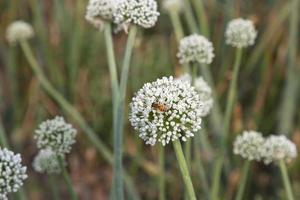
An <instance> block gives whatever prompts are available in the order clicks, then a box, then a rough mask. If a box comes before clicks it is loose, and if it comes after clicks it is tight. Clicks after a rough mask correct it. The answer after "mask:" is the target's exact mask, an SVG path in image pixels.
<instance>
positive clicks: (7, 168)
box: [0, 148, 27, 199]
mask: <svg viewBox="0 0 300 200" xmlns="http://www.w3.org/2000/svg"><path fill="white" fill-rule="evenodd" d="M21 161H22V159H21V156H20V154H14V153H13V152H12V151H9V150H7V149H1V148H0V199H7V197H6V196H7V195H8V193H12V192H17V191H18V189H19V188H20V187H21V186H22V185H23V181H24V180H25V179H26V178H27V175H26V167H24V166H22V164H21Z"/></svg>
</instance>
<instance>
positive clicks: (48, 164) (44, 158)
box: [32, 149, 61, 174]
mask: <svg viewBox="0 0 300 200" xmlns="http://www.w3.org/2000/svg"><path fill="white" fill-rule="evenodd" d="M32 166H33V168H34V170H35V171H37V172H39V173H48V174H59V173H60V172H61V168H60V165H59V161H58V156H57V155H56V153H55V152H53V151H52V150H51V149H42V150H40V151H39V153H38V154H37V155H36V156H35V158H34V160H33V164H32Z"/></svg>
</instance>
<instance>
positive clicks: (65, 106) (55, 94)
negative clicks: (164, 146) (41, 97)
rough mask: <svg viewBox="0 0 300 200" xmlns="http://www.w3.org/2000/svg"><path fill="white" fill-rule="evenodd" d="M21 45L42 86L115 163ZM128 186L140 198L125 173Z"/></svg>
mask: <svg viewBox="0 0 300 200" xmlns="http://www.w3.org/2000/svg"><path fill="white" fill-rule="evenodd" d="M21 47H22V49H23V52H24V54H25V56H26V58H27V60H28V62H29V64H30V67H31V68H32V70H33V72H34V73H35V75H36V77H37V79H38V80H39V82H40V84H41V86H42V87H43V89H44V90H45V92H46V93H48V95H49V96H51V97H52V98H53V99H54V100H55V101H56V102H57V103H58V104H59V105H60V106H61V108H62V109H63V110H65V112H66V113H67V114H68V115H70V117H72V118H73V120H74V121H76V122H77V124H78V126H79V127H80V128H81V129H82V130H83V133H85V134H86V136H87V138H88V139H89V141H90V142H91V143H92V144H93V145H94V146H95V147H96V149H97V150H98V152H99V153H100V154H101V155H102V156H103V158H104V159H105V160H106V161H107V162H108V163H110V164H113V155H112V153H111V152H110V150H109V148H108V147H107V146H106V145H105V143H104V142H102V140H100V139H99V138H98V136H97V134H96V133H95V132H94V131H93V129H92V128H91V127H90V126H89V125H88V124H87V123H86V121H85V120H84V118H83V117H82V116H81V114H80V113H79V112H78V111H77V110H76V109H75V108H74V107H73V106H72V105H71V104H70V103H69V102H67V101H66V100H65V98H64V97H63V96H62V95H61V94H60V93H58V92H57V91H56V90H55V88H54V87H53V86H52V85H51V83H50V82H49V81H48V79H47V78H46V77H45V75H44V73H43V72H42V70H41V69H40V67H39V65H38V63H37V61H36V59H35V58H34V56H33V54H32V51H31V49H30V47H29V45H28V42H27V41H21ZM124 178H125V181H126V187H127V189H128V191H130V192H131V193H132V196H134V197H135V199H138V195H137V193H136V191H135V189H134V186H133V183H132V180H131V179H130V177H129V176H128V175H125V177H124Z"/></svg>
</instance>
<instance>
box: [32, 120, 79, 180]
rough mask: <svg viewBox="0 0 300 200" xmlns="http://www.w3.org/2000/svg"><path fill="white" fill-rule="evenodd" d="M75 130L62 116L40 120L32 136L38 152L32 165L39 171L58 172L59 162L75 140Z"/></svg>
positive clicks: (59, 168)
mask: <svg viewBox="0 0 300 200" xmlns="http://www.w3.org/2000/svg"><path fill="white" fill-rule="evenodd" d="M76 134H77V131H76V130H75V129H74V128H73V126H72V125H71V124H68V123H66V122H65V120H64V118H62V117H59V116H57V117H55V118H54V119H51V120H46V121H44V122H42V123H41V124H40V125H39V127H38V129H37V130H36V131H35V136H34V138H35V139H36V141H37V146H38V148H39V149H40V152H39V153H38V155H37V156H36V157H35V159H34V161H33V167H34V169H35V170H36V171H37V172H40V173H44V172H46V173H48V174H53V173H60V170H61V166H60V165H61V164H64V163H60V162H59V160H62V161H63V162H64V158H65V154H67V153H70V151H71V149H72V145H73V144H74V143H75V142H76V141H75V137H76Z"/></svg>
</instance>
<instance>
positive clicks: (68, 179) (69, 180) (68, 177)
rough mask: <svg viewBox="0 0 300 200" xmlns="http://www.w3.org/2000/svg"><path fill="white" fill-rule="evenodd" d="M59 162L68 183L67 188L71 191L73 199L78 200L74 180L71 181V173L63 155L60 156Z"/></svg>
mask: <svg viewBox="0 0 300 200" xmlns="http://www.w3.org/2000/svg"><path fill="white" fill-rule="evenodd" d="M57 159H58V162H59V165H60V168H61V172H62V175H63V178H64V180H65V182H66V184H67V188H68V190H69V193H70V195H71V199H72V200H77V199H78V198H77V194H76V192H75V190H74V188H73V185H72V181H71V177H70V176H69V173H68V172H67V169H66V167H65V165H64V159H63V158H62V157H61V156H58V158H57Z"/></svg>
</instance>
